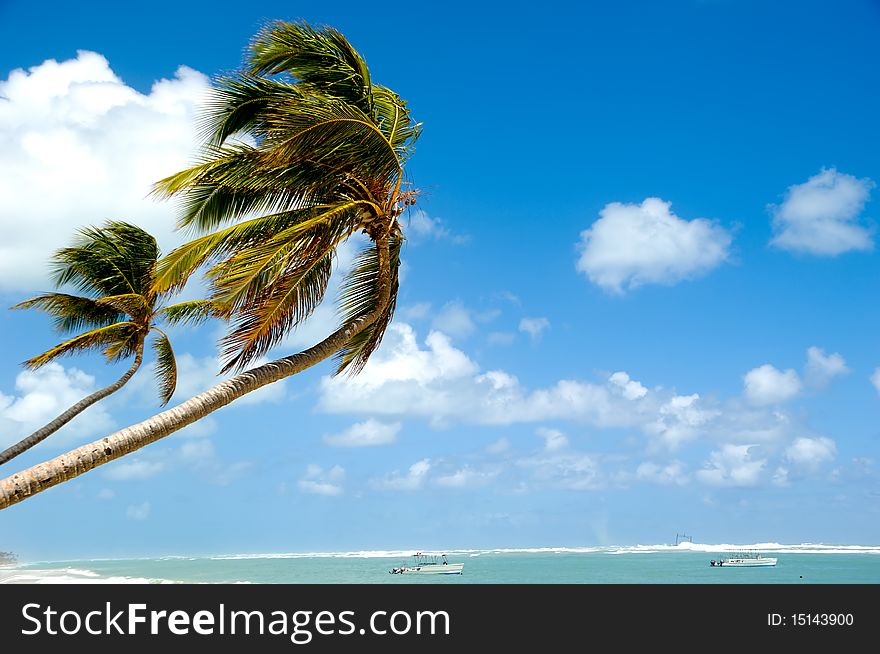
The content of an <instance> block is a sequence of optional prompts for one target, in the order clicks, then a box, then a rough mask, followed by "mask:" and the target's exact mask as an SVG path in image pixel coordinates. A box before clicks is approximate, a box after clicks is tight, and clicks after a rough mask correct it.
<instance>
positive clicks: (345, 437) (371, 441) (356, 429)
mask: <svg viewBox="0 0 880 654" xmlns="http://www.w3.org/2000/svg"><path fill="white" fill-rule="evenodd" d="M400 427H401V425H400V423H399V422H391V423H385V422H379V421H378V420H374V419H372V418H370V419H369V420H366V421H365V422H358V423H355V424H353V425H352V426H351V427H349V428H348V429H346V430H345V431H343V432H341V433H339V434H325V435H324V442H325V443H327V444H328V445H333V446H335V447H373V446H376V445H390V444H391V443H393V442H395V441H396V440H397V434H398V433H399V432H400Z"/></svg>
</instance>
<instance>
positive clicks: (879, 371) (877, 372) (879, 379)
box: [871, 368, 880, 394]
mask: <svg viewBox="0 0 880 654" xmlns="http://www.w3.org/2000/svg"><path fill="white" fill-rule="evenodd" d="M871 383H872V384H873V385H874V388H876V389H877V393H878V394H880V368H875V369H874V374H872V375H871Z"/></svg>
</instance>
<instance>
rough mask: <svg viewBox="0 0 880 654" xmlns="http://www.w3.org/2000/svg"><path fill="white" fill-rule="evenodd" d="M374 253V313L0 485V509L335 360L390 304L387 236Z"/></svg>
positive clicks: (23, 472) (6, 480)
mask: <svg viewBox="0 0 880 654" xmlns="http://www.w3.org/2000/svg"><path fill="white" fill-rule="evenodd" d="M376 250H377V253H378V258H379V276H378V286H379V293H378V298H377V302H376V305H375V306H374V307H373V310H372V311H371V312H370V313H368V314H367V315H364V316H361V317H360V318H358V319H356V320H353V321H352V322H350V323H348V324H347V325H344V326H342V327H340V328H339V329H338V330H336V331H335V332H333V333H332V334H331V335H330V336H328V337H327V338H326V339H324V340H323V341H321V342H320V343H318V344H317V345H313V346H312V347H310V348H309V349H307V350H303V351H302V352H299V353H297V354H293V355H291V356H288V357H284V358H283V359H278V360H276V361H270V362H269V363H265V364H263V365H261V366H257V367H256V368H253V369H251V370H248V371H246V372H243V373H240V374H238V375H236V376H235V377H232V378H230V379H227V380H226V381H222V382H220V383H219V384H217V385H216V386H214V387H212V388H210V389H208V390H207V391H205V392H204V393H200V394H199V395H196V396H195V397H192V398H190V399H188V400H187V401H186V402H183V403H182V404H179V405H178V406H176V407H174V408H173V409H168V410H167V411H163V412H162V413H159V414H156V415H155V416H153V417H152V418H148V419H147V420H144V421H143V422H140V423H138V424H136V425H132V426H131V427H126V428H125V429H122V430H121V431H118V432H116V433H114V434H110V435H109V436H107V437H105V438H102V439H101V440H98V441H95V442H93V443H89V444H88V445H83V446H82V447H78V448H77V449H75V450H71V451H70V452H68V453H67V454H62V455H61V456H58V457H55V458H54V459H51V460H49V461H46V462H45V463H40V464H38V465H35V466H33V467H31V468H28V469H27V470H24V471H22V472H19V473H17V474H14V475H11V476H10V477H7V478H6V479H3V480H0V509H5V508H7V507H9V506H12V505H13V504H17V503H18V502H21V501H23V500H25V499H27V498H28V497H31V496H32V495H36V494H37V493H39V492H41V491H44V490H46V489H47V488H51V487H52V486H55V485H56V484H60V483H62V482H65V481H68V480H70V479H73V478H74V477H78V476H79V475H81V474H83V473H85V472H88V471H89V470H92V469H93V468H96V467H98V466H100V465H103V464H105V463H108V462H110V461H113V460H114V459H118V458H119V457H121V456H124V455H126V454H130V453H131V452H134V451H135V450H138V449H140V448H142V447H144V446H145V445H149V444H150V443H153V442H155V441H157V440H159V439H160V438H164V437H165V436H168V435H169V434H173V433H174V432H176V431H178V430H180V429H183V428H184V427H186V426H187V425H190V424H192V423H194V422H195V421H196V420H199V419H200V418H203V417H204V416H206V415H208V414H209V413H213V412H214V411H216V410H217V409H220V408H222V407H224V406H226V405H227V404H229V403H230V402H232V401H233V400H236V399H238V398H240V397H242V396H243V395H246V394H248V393H251V392H253V391H255V390H257V389H258V388H262V387H263V386H266V385H267V384H271V383H272V382H275V381H278V380H280V379H284V378H285V377H290V376H291V375H295V374H296V373H298V372H301V371H302V370H305V369H307V368H310V367H312V366H314V365H315V364H317V363H320V362H321V361H323V360H324V359H326V358H328V357H330V356H332V355H333V354H334V353H335V352H337V351H338V350H339V349H340V348H342V347H343V346H344V345H345V344H346V343H348V342H349V341H350V340H351V339H352V338H353V337H354V336H355V335H357V334H358V333H359V332H361V331H362V330H363V329H365V328H367V327H369V326H370V325H371V324H372V323H374V322H375V321H376V320H377V319H378V318H379V317H380V316H381V315H382V312H383V311H384V309H385V307H386V306H387V305H388V303H389V301H390V299H391V273H390V266H389V251H388V236H387V234H386V235H384V236H380V237H379V238H377V239H376Z"/></svg>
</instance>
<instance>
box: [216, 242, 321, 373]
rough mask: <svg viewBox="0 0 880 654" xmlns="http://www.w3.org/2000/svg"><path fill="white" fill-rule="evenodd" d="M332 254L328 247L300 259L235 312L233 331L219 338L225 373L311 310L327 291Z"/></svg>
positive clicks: (252, 356)
mask: <svg viewBox="0 0 880 654" xmlns="http://www.w3.org/2000/svg"><path fill="white" fill-rule="evenodd" d="M333 257H334V252H333V250H332V249H331V250H330V251H328V252H327V253H326V254H325V255H324V256H322V257H320V258H316V259H314V260H312V261H308V262H303V263H302V264H301V265H300V266H299V267H297V268H294V269H293V270H291V271H290V272H289V273H287V274H286V275H283V276H280V277H279V278H278V279H276V280H275V282H274V283H273V284H272V285H271V286H268V287H267V288H266V289H265V290H264V292H263V294H262V295H261V296H259V297H258V298H255V301H254V302H253V303H252V304H250V305H249V306H247V307H245V308H243V309H242V310H241V311H240V312H239V313H238V314H237V315H236V321H235V324H234V325H233V327H232V331H231V332H230V333H229V334H228V335H227V336H224V337H223V339H222V340H221V346H222V348H223V356H224V359H225V365H224V366H223V371H224V372H225V371H228V370H231V369H236V370H243V369H244V368H245V367H246V366H247V365H248V364H250V363H252V362H253V361H254V360H255V359H257V358H259V357H260V356H262V355H263V354H265V353H266V352H268V351H269V350H270V349H271V348H272V347H273V346H275V345H277V344H278V343H280V342H281V340H282V339H283V338H284V337H285V336H286V335H287V333H288V332H289V331H290V330H291V329H293V328H295V327H296V326H297V325H298V324H300V322H302V321H303V320H305V319H306V318H308V317H309V316H310V315H311V314H312V312H314V310H315V308H316V307H317V306H318V305H319V304H320V303H321V301H322V300H323V299H324V294H325V293H326V291H327V283H328V282H329V281H330V274H331V273H332V271H333Z"/></svg>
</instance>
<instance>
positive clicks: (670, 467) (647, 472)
mask: <svg viewBox="0 0 880 654" xmlns="http://www.w3.org/2000/svg"><path fill="white" fill-rule="evenodd" d="M636 479H638V480H640V481H647V482H651V483H654V484H661V485H663V486H682V485H684V484H686V483H687V482H688V478H687V474H686V472H685V464H684V463H682V462H681V461H672V462H670V463H667V464H666V465H659V464H657V463H654V462H653V461H645V462H644V463H641V464H639V467H638V468H636Z"/></svg>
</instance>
